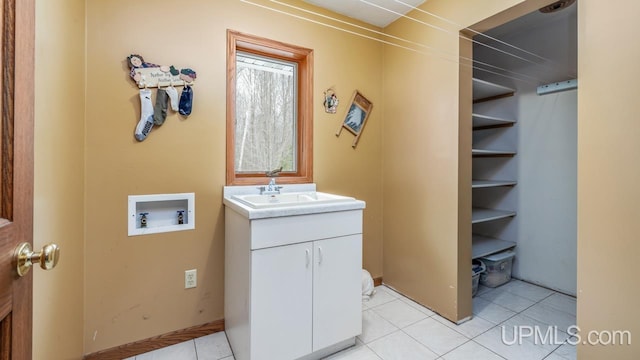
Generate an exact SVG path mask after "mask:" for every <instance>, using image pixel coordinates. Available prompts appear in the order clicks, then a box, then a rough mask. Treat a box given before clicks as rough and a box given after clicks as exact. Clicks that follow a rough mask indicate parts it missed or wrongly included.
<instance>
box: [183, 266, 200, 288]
mask: <svg viewBox="0 0 640 360" xmlns="http://www.w3.org/2000/svg"><path fill="white" fill-rule="evenodd" d="M197 285H198V270H196V269H192V270H186V271H185V272H184V288H185V289H191V288H194V287H196V286H197Z"/></svg>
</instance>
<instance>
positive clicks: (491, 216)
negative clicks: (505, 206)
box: [471, 207, 516, 224]
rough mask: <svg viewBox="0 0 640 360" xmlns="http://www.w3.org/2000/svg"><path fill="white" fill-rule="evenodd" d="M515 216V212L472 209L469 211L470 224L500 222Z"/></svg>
mask: <svg viewBox="0 0 640 360" xmlns="http://www.w3.org/2000/svg"><path fill="white" fill-rule="evenodd" d="M512 216H516V212H515V211H511V210H496V209H485V208H478V207H474V208H473V209H471V223H472V224H478V223H482V222H487V221H494V220H500V219H504V218H508V217H512Z"/></svg>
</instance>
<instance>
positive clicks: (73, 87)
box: [33, 0, 85, 359]
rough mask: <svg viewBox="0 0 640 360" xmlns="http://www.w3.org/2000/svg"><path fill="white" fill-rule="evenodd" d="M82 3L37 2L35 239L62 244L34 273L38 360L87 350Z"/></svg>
mask: <svg viewBox="0 0 640 360" xmlns="http://www.w3.org/2000/svg"><path fill="white" fill-rule="evenodd" d="M84 7H85V1H84V0H37V1H36V49H35V50H36V55H35V56H36V69H35V79H36V80H35V126H34V142H35V149H34V151H35V154H34V156H35V162H34V176H35V179H34V238H33V243H34V247H35V248H36V249H39V248H41V247H42V245H44V244H46V243H49V242H55V243H57V244H58V245H59V246H60V248H61V260H60V263H59V264H58V266H57V267H56V268H55V269H54V270H52V271H44V270H42V269H39V268H35V269H34V270H33V278H34V283H33V358H34V359H79V358H80V356H81V355H82V350H83V344H82V337H83V333H82V331H83V326H84V316H83V306H84V220H85V218H84V214H85V213H84V154H85V151H84V149H85V146H84V139H85V137H84V135H85V133H84V130H85V129H84V119H85V114H84V110H85V107H84V103H85V63H84V60H85V55H84V48H85V47H84V39H85V37H84V28H85V13H84ZM52 349H55V351H54V352H53V353H52Z"/></svg>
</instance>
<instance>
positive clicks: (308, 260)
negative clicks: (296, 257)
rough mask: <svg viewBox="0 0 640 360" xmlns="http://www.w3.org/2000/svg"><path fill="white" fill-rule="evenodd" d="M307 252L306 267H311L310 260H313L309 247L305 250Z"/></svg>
mask: <svg viewBox="0 0 640 360" xmlns="http://www.w3.org/2000/svg"><path fill="white" fill-rule="evenodd" d="M305 252H306V253H307V264H306V267H307V268H308V267H309V262H310V261H311V259H310V258H309V255H310V254H309V249H307V250H305Z"/></svg>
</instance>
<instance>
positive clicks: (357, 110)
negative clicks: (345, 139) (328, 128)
mask: <svg viewBox="0 0 640 360" xmlns="http://www.w3.org/2000/svg"><path fill="white" fill-rule="evenodd" d="M371 109H373V103H372V102H371V101H369V100H367V98H365V97H364V95H362V94H361V93H360V92H359V91H358V90H356V91H355V92H354V93H353V97H351V102H350V103H349V107H348V108H347V113H346V114H345V116H344V120H343V121H342V123H341V124H340V128H338V131H337V132H336V136H340V133H341V132H342V129H347V131H349V132H350V133H352V134H353V135H355V136H356V137H355V139H353V143H352V144H351V146H352V147H353V148H355V147H356V146H357V145H358V140H360V135H362V130H363V129H364V126H365V124H366V122H367V118H369V114H371Z"/></svg>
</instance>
